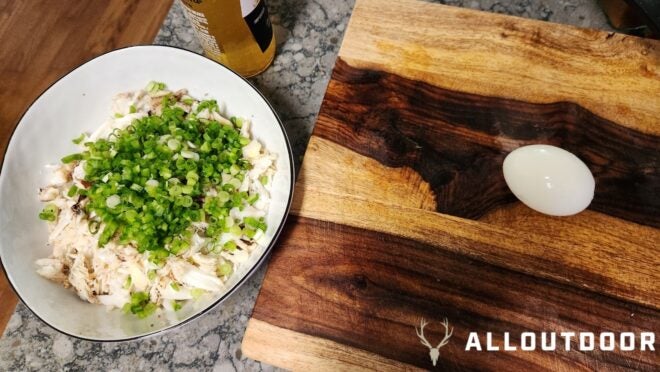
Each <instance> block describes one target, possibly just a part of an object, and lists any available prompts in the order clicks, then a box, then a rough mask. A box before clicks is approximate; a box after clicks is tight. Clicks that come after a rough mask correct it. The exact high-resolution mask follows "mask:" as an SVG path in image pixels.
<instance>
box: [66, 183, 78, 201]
mask: <svg viewBox="0 0 660 372" xmlns="http://www.w3.org/2000/svg"><path fill="white" fill-rule="evenodd" d="M77 192H78V186H76V185H72V186H71V187H70V188H69V191H67V193H66V196H68V197H70V198H72V197H74V196H75V195H76V193H77Z"/></svg>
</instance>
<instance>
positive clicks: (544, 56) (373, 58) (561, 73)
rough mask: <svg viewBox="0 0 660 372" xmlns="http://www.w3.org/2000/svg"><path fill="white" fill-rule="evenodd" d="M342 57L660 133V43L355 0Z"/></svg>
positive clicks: (432, 7)
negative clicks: (567, 106) (565, 105)
mask: <svg viewBox="0 0 660 372" xmlns="http://www.w3.org/2000/svg"><path fill="white" fill-rule="evenodd" d="M339 56H340V57H341V58H342V59H343V60H344V61H346V62H347V63H349V64H350V65H351V66H353V67H356V68H363V69H366V70H382V71H384V72H389V73H393V74H395V75H399V76H401V77H404V78H408V79H412V80H418V81H423V82H426V83H429V84H431V85H434V86H437V87H442V88H445V89H448V90H451V91H456V92H463V93H473V94H478V95H483V96H488V97H501V98H511V99H515V100H520V101H525V102H531V103H554V102H563V101H568V102H573V103H576V104H578V105H580V106H582V107H584V108H585V109H587V110H589V111H590V112H593V113H594V114H596V115H598V116H600V117H603V118H605V119H607V120H610V121H613V122H616V123H618V124H621V125H623V126H628V127H631V128H634V129H636V130H640V131H643V132H645V133H654V134H656V135H658V134H660V125H658V112H660V42H658V41H656V40H650V39H641V38H637V37H632V36H628V35H623V34H617V33H607V32H603V31H597V30H588V29H581V28H577V27H571V26H566V25H559V24H553V23H539V22H538V21H534V20H529V19H521V18H515V17H510V16H505V15H497V14H488V15H485V14H483V13H480V12H474V11H469V10H465V9H461V8H456V7H445V6H441V5H438V4H431V3H426V2H420V1H415V0H400V1H396V2H392V3H391V4H389V3H388V4H387V6H383V3H382V0H359V1H358V2H356V5H355V7H354V9H353V14H352V16H351V21H350V22H349V26H348V28H347V30H346V34H345V36H344V42H343V44H342V47H341V49H340V51H339Z"/></svg>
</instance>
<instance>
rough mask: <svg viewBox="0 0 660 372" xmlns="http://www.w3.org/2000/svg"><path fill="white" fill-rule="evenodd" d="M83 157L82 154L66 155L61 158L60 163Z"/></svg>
mask: <svg viewBox="0 0 660 372" xmlns="http://www.w3.org/2000/svg"><path fill="white" fill-rule="evenodd" d="M82 159H83V154H71V155H67V156H65V157H63V158H62V163H64V164H69V163H71V162H74V161H77V160H82Z"/></svg>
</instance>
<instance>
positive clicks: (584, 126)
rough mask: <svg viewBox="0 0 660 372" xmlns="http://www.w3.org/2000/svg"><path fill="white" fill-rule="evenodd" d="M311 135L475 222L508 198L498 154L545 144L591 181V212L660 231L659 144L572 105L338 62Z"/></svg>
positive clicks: (659, 140) (510, 199) (655, 138)
mask: <svg viewBox="0 0 660 372" xmlns="http://www.w3.org/2000/svg"><path fill="white" fill-rule="evenodd" d="M314 135H316V136H319V137H323V138H326V139H329V140H331V141H334V142H336V143H338V144H341V145H342V146H346V147H348V148H350V149H352V150H354V151H356V152H358V153H360V154H362V155H366V156H370V157H372V158H375V159H377V160H378V161H380V162H382V163H383V164H385V165H387V166H391V167H404V166H408V167H411V168H413V169H415V170H416V171H417V172H418V173H419V174H420V175H421V176H422V178H423V179H424V180H425V181H427V182H428V183H430V185H431V188H432V189H433V191H434V192H435V195H436V202H437V211H438V212H441V213H446V214H451V215H454V216H458V217H464V218H471V219H478V218H480V217H482V216H483V215H484V214H486V213H488V212H491V211H493V210H495V209H497V208H498V207H500V206H504V205H507V204H509V203H511V202H513V201H515V197H514V196H513V194H511V192H510V191H509V189H508V188H507V186H506V184H505V182H504V177H503V176H502V171H501V166H502V161H503V159H504V157H505V156H506V154H508V153H509V152H510V151H511V150H513V149H515V148H517V147H519V146H522V145H527V144H534V143H545V144H551V145H555V146H559V147H562V148H565V149H566V150H568V151H571V152H573V153H574V154H576V155H577V156H578V157H579V158H580V159H582V160H583V161H584V162H585V163H586V164H587V165H588V166H589V168H590V169H591V171H592V172H593V174H594V177H595V178H596V194H595V197H594V201H593V203H592V204H591V206H590V209H592V210H594V211H598V212H601V213H605V214H608V215H611V216H614V217H618V218H622V219H625V220H628V221H632V222H635V223H638V224H643V225H648V226H653V227H660V151H658V149H660V137H658V136H654V135H651V134H646V133H642V132H639V131H635V130H633V129H630V128H626V127H623V126H620V125H617V124H616V123H614V122H611V121H608V120H606V119H603V118H601V117H598V116H596V115H594V114H592V113H591V112H589V111H587V110H585V109H584V108H582V107H580V106H578V105H576V104H574V103H570V102H557V103H552V104H533V103H527V102H522V101H516V100H511V99H504V98H497V97H484V96H479V95H475V94H467V93H461V92H453V91H450V90H446V89H443V88H439V87H436V86H433V85H430V84H427V83H424V82H420V81H415V80H409V79H405V78H402V77H400V76H396V75H392V74H389V73H385V72H379V71H368V70H361V69H356V68H353V67H351V66H350V65H348V64H347V63H345V62H344V61H342V60H341V59H339V60H338V61H337V64H336V65H335V69H334V72H333V76H332V80H331V81H330V84H329V86H328V90H327V93H326V96H325V99H324V103H323V106H322V108H321V112H320V114H319V119H318V124H317V127H316V128H315V131H314Z"/></svg>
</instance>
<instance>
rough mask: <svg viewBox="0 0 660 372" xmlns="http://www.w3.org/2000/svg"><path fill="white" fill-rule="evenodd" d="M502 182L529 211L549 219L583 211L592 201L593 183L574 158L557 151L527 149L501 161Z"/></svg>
mask: <svg viewBox="0 0 660 372" xmlns="http://www.w3.org/2000/svg"><path fill="white" fill-rule="evenodd" d="M502 170H503V172H504V180H505V181H506V184H507V186H509V189H511V192H513V194H514V195H515V196H516V197H517V198H518V199H520V201H521V202H523V203H524V204H525V205H527V206H528V207H530V208H532V209H534V210H536V211H538V212H541V213H545V214H549V215H551V216H570V215H573V214H576V213H580V212H582V211H583V210H585V209H586V208H587V207H588V206H589V204H590V203H591V200H592V199H593V198H594V189H595V187H596V181H595V180H594V176H593V175H592V174H591V171H589V168H588V167H587V166H586V164H584V163H583V162H582V160H580V159H579V158H578V157H577V156H575V155H573V154H571V153H570V152H568V151H566V150H564V149H561V148H559V147H555V146H550V145H530V146H523V147H519V148H517V149H515V150H513V151H512V152H511V153H509V155H507V156H506V158H504V164H503V165H502Z"/></svg>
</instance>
